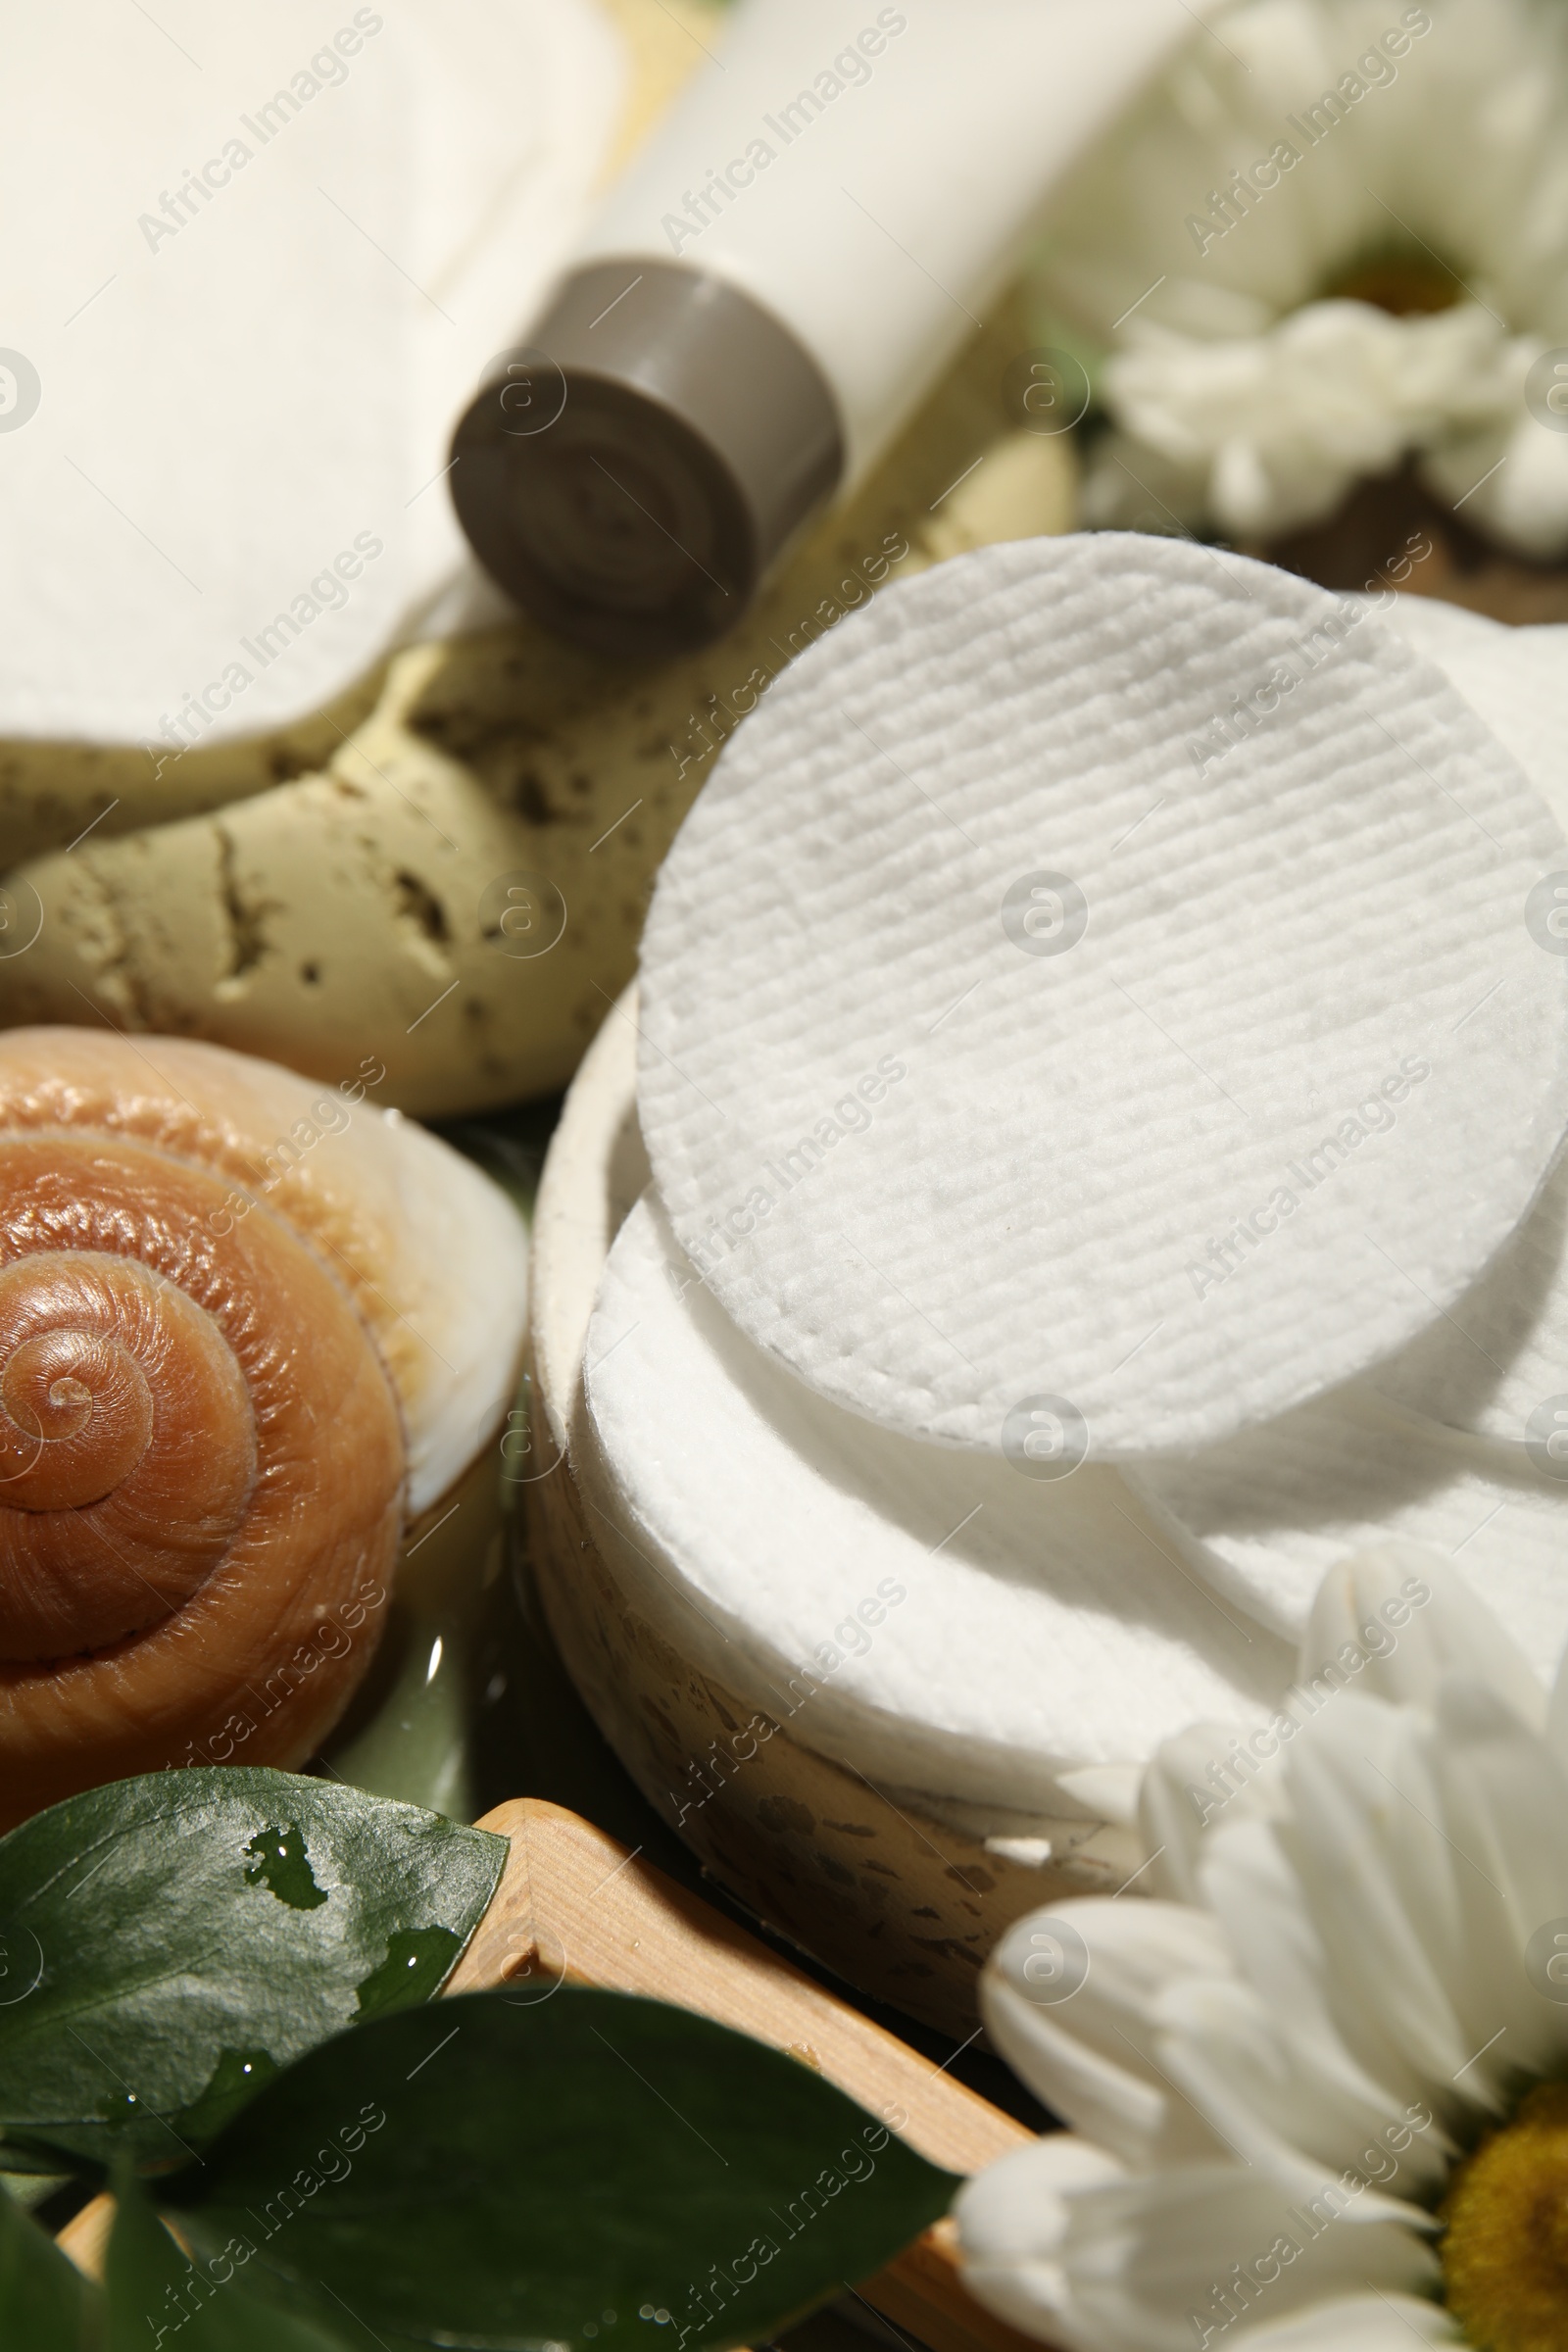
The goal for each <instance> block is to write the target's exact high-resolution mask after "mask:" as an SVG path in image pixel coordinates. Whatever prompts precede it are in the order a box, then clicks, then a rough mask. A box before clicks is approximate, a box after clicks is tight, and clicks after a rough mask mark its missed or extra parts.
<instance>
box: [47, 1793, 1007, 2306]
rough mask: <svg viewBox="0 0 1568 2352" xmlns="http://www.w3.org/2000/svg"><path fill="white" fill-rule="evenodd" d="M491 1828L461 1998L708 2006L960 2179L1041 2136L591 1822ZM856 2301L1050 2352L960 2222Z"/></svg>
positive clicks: (102, 2215) (96, 2243) (495, 1818)
mask: <svg viewBox="0 0 1568 2352" xmlns="http://www.w3.org/2000/svg"><path fill="white" fill-rule="evenodd" d="M479 1827H480V1828H481V1829H485V1830H494V1831H495V1832H496V1833H497V1834H498V1835H499V1836H501V1837H504V1838H509V1839H510V1840H511V1844H512V1853H511V1856H510V1859H509V1860H508V1863H507V1867H506V1870H505V1871H504V1873H503V1875H502V1879H501V1884H500V1886H499V1887H497V1889H496V1892H495V1895H494V1897H493V1898H492V1901H491V1903H490V1907H489V1909H488V1910H487V1911H486V1913H485V1915H484V1917H483V1919H482V1920H481V1921H480V1923H479V1926H478V1928H477V1930H476V1931H475V1934H474V1936H473V1940H472V1941H471V1943H470V1944H469V1946H468V1948H467V1950H466V1952H465V1953H464V1955H463V1958H462V1960H461V1961H460V1962H459V1963H458V1966H457V1968H456V1969H455V1970H454V1971H453V1975H452V1978H451V1981H450V1983H449V1984H448V1985H447V1986H446V1991H447V1992H449V1993H451V1992H481V1991H485V1990H487V1989H492V1988H494V1987H496V1986H498V1985H517V1984H519V1983H524V1984H528V1985H533V1986H534V1987H536V1988H537V1991H538V1994H539V1997H540V1998H541V1999H548V1998H549V1995H550V1993H551V1992H552V1991H554V1990H555V1989H556V1987H557V1986H558V1985H598V1986H600V1987H602V1988H603V1989H605V1990H607V1991H612V1992H633V1993H642V1994H645V1995H647V1996H648V1997H650V1998H651V1999H654V2000H661V2001H668V2002H670V2003H672V2004H673V2005H674V2006H675V2007H677V2008H681V2009H692V2010H695V2011H697V2013H698V2014H699V2015H701V2016H704V2017H711V2018H713V2019H715V2020H716V2021H717V2023H719V2024H720V2025H725V2026H730V2027H733V2028H734V2029H735V2031H736V2032H738V2033H741V2034H751V2035H752V2036H753V2037H754V2039H756V2040H758V2041H764V2042H767V2043H768V2044H770V2045H771V2047H772V2048H774V2049H778V2050H786V2051H789V2052H790V2053H791V2054H792V2055H794V2056H795V2057H798V2058H799V2059H800V2060H801V2061H802V2062H803V2064H805V2065H807V2066H811V2067H815V2068H816V2069H817V2071H818V2072H819V2073H821V2074H823V2075H825V2076H826V2077H827V2079H828V2081H829V2082H835V2083H837V2085H838V2086H839V2088H840V2089H841V2090H843V2091H846V2092H847V2093H848V2094H849V2096H850V2097H851V2098H853V2099H856V2100H858V2102H859V2103H860V2104H861V2105H862V2106H864V2107H868V2108H870V2109H871V2110H873V2112H880V2113H882V2114H884V2115H886V2116H888V2120H889V2121H890V2123H891V2122H892V2120H893V2116H894V2115H896V2114H902V2115H903V2117H904V2121H903V2123H902V2124H897V2125H895V2129H897V2130H898V2131H899V2132H900V2134H901V2136H902V2137H903V2138H905V2139H906V2140H907V2141H908V2143H909V2145H910V2146H911V2147H913V2148H916V2149H918V2151H919V2152H920V2154H921V2155H922V2156H925V2157H927V2158H928V2159H929V2160H930V2161H931V2162H932V2163H933V2164H940V2165H943V2166H945V2167H946V2168H947V2169H948V2170H949V2171H951V2172H956V2173H972V2172H977V2171H978V2170H979V2169H980V2167H981V2166H982V2165H986V2164H990V2163H992V2162H993V2161H994V2160H995V2159H996V2158H997V2157H999V2156H1005V2155H1007V2154H1009V2153H1010V2152H1011V2150H1013V2149H1014V2148H1017V2147H1021V2146H1023V2145H1024V2144H1025V2143H1026V2142H1027V2141H1028V2139H1029V2136H1030V2135H1029V2133H1028V2132H1027V2131H1025V2130H1024V2127H1023V2126H1022V2125H1021V2124H1019V2123H1015V2122H1014V2121H1013V2119H1012V2118H1011V2117H1010V2116H1007V2115H1004V2114H1003V2113H1002V2112H1001V2110H1000V2109H999V2108H996V2107H993V2106H991V2105H990V2103H989V2102H988V2101H987V2100H985V2099H982V2098H980V2097H979V2096H978V2095H977V2094H976V2093H975V2092H974V2091H972V2090H969V2089H967V2088H965V2086H964V2085H963V2084H962V2083H961V2082H955V2080H954V2078H953V2077H952V2076H951V2075H950V2074H947V2073H945V2072H944V2071H943V2070H942V2069H941V2068H940V2067H933V2066H932V2065H931V2063H930V2061H929V2060H928V2059H926V2058H923V2057H921V2056H920V2055H919V2054H918V2053H917V2052H916V2051H914V2050H911V2049H910V2048H909V2047H908V2046H907V2043H905V2042H902V2041H900V2040H899V2039H898V2038H897V2036H896V2035H895V2034H889V2033H886V2032H884V2031H883V2029H882V2028H881V2027H880V2026H875V2025H872V2024H871V2023H870V2021H869V2020H868V2019H866V2018H864V2017H862V2016H861V2015H860V2013H859V2011H858V2010H857V2009H852V2008H851V2007H850V2006H849V2004H848V2003H847V2002H844V2001H841V2000H838V1999H836V1998H835V1997H834V1995H833V1994H832V1993H830V1992H825V1991H824V1990H823V1989H822V1987H821V1986H820V1985H815V1984H813V1983H812V1981H811V1979H810V1978H809V1977H807V1976H804V1975H803V1974H802V1972H801V1971H800V1970H799V1969H797V1968H794V1967H792V1966H791V1964H790V1963H789V1962H788V1961H787V1960H783V1959H780V1958H779V1956H778V1955H777V1954H776V1953H774V1952H772V1951H770V1950H769V1949H768V1948H767V1946H766V1945H765V1944H762V1943H760V1942H759V1941H758V1940H757V1938H756V1937H755V1936H749V1935H748V1934H747V1933H746V1931H745V1930H744V1929H743V1928H739V1927H736V1926H735V1925H734V1924H733V1923H732V1922H731V1921H729V1920H728V1919H725V1918H723V1917H722V1916H721V1915H720V1914H719V1913H718V1912H716V1911H714V1910H711V1908H710V1906H709V1905H708V1904H707V1903H705V1902H702V1901H701V1900H700V1899H699V1898H698V1897H697V1896H695V1895H691V1894H688V1893H686V1892H685V1890H684V1889H683V1888H681V1887H677V1886H676V1885H675V1884H674V1882H673V1881H672V1880H670V1879H666V1878H665V1877H664V1875H663V1873H662V1871H658V1870H655V1869H653V1868H652V1867H651V1866H650V1865H649V1864H648V1863H646V1862H644V1861H642V1860H641V1859H640V1858H639V1855H638V1854H637V1852H636V1851H634V1850H632V1851H629V1850H628V1849H627V1848H626V1847H625V1846H623V1845H620V1844H618V1843H617V1842H616V1840H615V1839H614V1838H607V1837H606V1836H605V1834H604V1832H603V1831H602V1830H596V1829H595V1828H593V1826H592V1825H591V1824H590V1823H588V1822H586V1821H582V1820H579V1819H578V1817H577V1815H576V1814H574V1813H568V1812H567V1811H565V1809H564V1807H563V1806H561V1805H552V1804H547V1803H546V1802H545V1801H544V1800H543V1799H542V1798H538V1797H518V1798H515V1799H514V1800H513V1801H512V1802H511V1803H509V1804H505V1805H500V1806H498V1807H497V1808H496V1810H495V1811H494V1812H493V1813H488V1814H486V1816H485V1817H484V1819H483V1821H482V1822H480V1824H479ZM890 2111H892V2112H891V2113H890ZM113 2218H114V2202H113V2200H112V2199H111V2198H110V2197H108V2196H99V2197H95V2198H94V2199H93V2201H92V2202H91V2204H89V2205H86V2206H84V2207H83V2209H82V2211H81V2212H80V2213H79V2214H77V2215H76V2217H75V2219H74V2220H73V2221H72V2222H70V2223H68V2225H67V2226H66V2228H65V2229H62V2231H61V2232H60V2244H61V2245H62V2246H63V2247H64V2248H65V2250H66V2252H67V2253H68V2254H70V2255H71V2257H72V2259H73V2261H74V2262H75V2263H76V2264H77V2265H78V2266H79V2268H80V2269H82V2270H83V2271H85V2272H87V2273H88V2275H89V2276H91V2277H94V2278H97V2277H99V2276H101V2274H102V2266H103V2255H104V2248H105V2245H106V2243H107V2240H108V2234H109V2228H110V2224H111V2222H112V2220H113ZM856 2292H857V2293H858V2295H860V2296H861V2297H862V2298H863V2300H864V2301H865V2302H867V2303H868V2304H870V2305H871V2307H872V2309H873V2310H874V2311H876V2312H878V2313H880V2314H881V2315H882V2317H883V2318H884V2319H886V2320H888V2321H890V2322H891V2323H892V2324H893V2325H894V2327H898V2328H902V2329H906V2330H907V2332H908V2333H909V2334H911V2335H913V2336H916V2337H917V2338H918V2339H919V2340H920V2342H921V2343H923V2344H926V2345H928V2346H930V2347H931V2352H1038V2347H1037V2346H1036V2345H1035V2344H1034V2341H1033V2339H1032V2338H1030V2337H1027V2336H1023V2335H1020V2334H1019V2333H1017V2331H1016V2330H1015V2329H1013V2328H1011V2327H1007V2326H1006V2325H1005V2323H1004V2322H1003V2321H1001V2320H997V2319H994V2318H993V2317H992V2316H991V2314H990V2313H989V2312H987V2311H985V2310H983V2309H982V2308H981V2306H980V2305H979V2304H978V2303H976V2302H975V2301H974V2300H973V2299H972V2298H971V2296H970V2295H969V2294H968V2293H967V2291H966V2290H965V2288H964V2284H963V2279H962V2275H961V2272H960V2270H959V2267H958V2262H957V2257H956V2232H955V2229H954V2225H953V2223H952V2222H951V2220H943V2221H941V2222H938V2223H937V2224H936V2226H935V2227H934V2228H933V2229H928V2230H926V2232H925V2233H924V2235H923V2236H921V2237H919V2238H917V2239H916V2240H915V2241H914V2243H913V2244H912V2245H910V2246H907V2248H906V2249H905V2251H904V2252H903V2253H902V2254H901V2255H899V2257H898V2258H897V2260H896V2261H894V2262H892V2263H890V2264H889V2265H888V2267H887V2269H886V2270H884V2271H880V2272H878V2273H877V2275H876V2277H875V2278H868V2279H861V2280H859V2281H858V2285H857V2287H856Z"/></svg>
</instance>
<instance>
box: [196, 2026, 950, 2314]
mask: <svg viewBox="0 0 1568 2352" xmlns="http://www.w3.org/2000/svg"><path fill="white" fill-rule="evenodd" d="M956 2185H957V2183H956V2180H954V2179H953V2178H952V2176H950V2175H949V2174H946V2173H942V2172H938V2171H937V2170H936V2169H935V2167H934V2166H931V2165H929V2164H927V2163H925V2162H924V2161H923V2159H921V2158H920V2157H918V2156H916V2155H914V2154H913V2153H912V2152H911V2151H910V2150H909V2149H908V2148H907V2147H906V2146H904V2144H903V2143H902V2142H901V2141H899V2140H898V2139H896V2138H894V2137H893V2136H892V2135H891V2134H890V2132H889V2131H888V2130H887V2128H886V2126H885V2125H884V2124H883V2123H882V2121H881V2120H880V2119H879V2118H877V2117H875V2116H872V2115H869V2114H867V2113H866V2112H865V2111H864V2110H863V2109H862V2108H859V2107H857V2106H856V2105H855V2104H854V2102H853V2101H852V2100H850V2099H848V2098H846V2097H845V2095H844V2094H843V2092H842V2091H839V2090H836V2089H835V2088H834V2087H833V2086H832V2085H831V2084H830V2083H828V2082H824V2081H823V2079H822V2077H821V2076H820V2075H817V2074H815V2073H813V2072H812V2071H811V2070H810V2069H809V2067H807V2066H805V2065H803V2064H801V2063H800V2062H798V2061H797V2060H795V2059H793V2058H786V2057H783V2056H781V2055H780V2054H779V2053H778V2052H777V2051H775V2050H770V2049H767V2048H765V2047H764V2046H763V2045H762V2044H761V2043H760V2042H756V2041H752V2040H749V2039H748V2038H746V2037H745V2036H744V2035H742V2034H733V2033H731V2032H729V2031H728V2029H727V2028H725V2027H722V2026H717V2025H713V2024H711V2022H710V2021H709V2020H708V2019H706V2018H700V2017H695V2016H692V2015H690V2014H689V2013H688V2012H687V2011H685V2010H682V2009H673V2008H666V2007H664V2006H663V2005H662V2004H661V2003H659V2002H655V2001H645V2000H640V1999H635V1998H632V1997H631V1996H629V1995H626V1994H620V1993H610V1992H595V1991H582V1990H577V1989H574V1988H571V1987H567V1986H564V1987H562V1988H561V1989H559V1990H558V1991H556V1992H555V1993H554V1994H553V1995H552V1996H549V1997H545V1998H540V1999H518V1998H516V1997H515V1996H513V1995H509V1994H507V1993H504V1992H489V1993H473V1994H467V1995H464V1996H461V1997H459V1998H456V1999H453V2000H450V2001H443V2002H442V2003H441V2004H440V2006H439V2008H437V2009H432V2010H426V2011H422V2012H419V2013H417V2014H410V2015H404V2016H399V2017H390V2018H385V2019H382V2020H381V2021H380V2022H379V2023H378V2024H376V2025H372V2026H368V2027H366V2028H364V2029H363V2030H362V2031H360V2032H358V2033H355V2034H345V2035H342V2036H340V2037H339V2038H338V2039H337V2040H335V2041H331V2042H328V2043H326V2044H325V2045H324V2046H323V2047H321V2048H319V2049H316V2050H313V2051H312V2052H311V2053H310V2055H309V2056H308V2057H306V2058H304V2059H302V2060H301V2061H300V2063H299V2064H298V2065H297V2066H295V2067H294V2068H292V2069H291V2070H290V2072H289V2073H288V2074H287V2075H285V2076H284V2077H282V2078H281V2079H280V2080H279V2081H277V2082H271V2083H270V2084H269V2085H268V2086H267V2087H266V2089H264V2090H262V2091H261V2092H260V2093H259V2094H258V2095H257V2097H256V2098H255V2099H254V2100H253V2101H252V2102H251V2104H250V2105H249V2106H248V2107H247V2108H246V2109H245V2111H244V2112H243V2114H241V2115H240V2116H238V2117H237V2118H236V2119H235V2121H234V2122H233V2123H232V2124H231V2125H230V2126H229V2128H228V2129H227V2131H224V2132H223V2134H222V2135H221V2138H220V2139H218V2140H217V2141H216V2142H215V2143H213V2144H212V2145H211V2146H210V2147H209V2148H208V2150H207V2152H206V2160H205V2163H204V2164H203V2165H202V2166H200V2167H196V2166H191V2167H187V2168H186V2170H185V2171H184V2172H183V2173H182V2174H180V2175H179V2176H178V2177H177V2178H176V2179H174V2180H166V2181H164V2182H162V2183H160V2184H159V2186H160V2194H161V2197H162V2198H163V2200H164V2201H165V2202H166V2204H167V2206H168V2207H169V2209H170V2210H171V2211H172V2213H173V2215H174V2218H175V2220H176V2222H177V2224H178V2227H179V2229H181V2231H182V2232H183V2233H185V2234H187V2235H188V2237H189V2239H190V2241H191V2243H192V2245H193V2246H194V2248H195V2249H196V2251H197V2254H198V2256H199V2257H201V2258H203V2259H207V2258H209V2257H212V2256H215V2255H218V2254H219V2253H220V2250H221V2249H226V2250H228V2252H229V2256H230V2258H232V2250H233V2247H234V2246H235V2244H236V2243H238V2244H243V2245H245V2246H246V2247H248V2248H249V2249H250V2256H249V2259H250V2269H251V2275H252V2276H253V2277H259V2276H261V2275H263V2274H269V2275H270V2277H271V2278H272V2279H273V2280H275V2281H276V2283H277V2285H278V2287H279V2289H289V2290H292V2291H293V2292H295V2293H297V2294H298V2295H299V2296H300V2297H301V2298H302V2299H303V2302H302V2308H303V2307H308V2306H309V2305H310V2304H312V2303H313V2302H314V2301H315V2299H316V2297H317V2296H318V2295H319V2294H324V2293H330V2294H331V2295H333V2296H335V2297H338V2298H340V2299H341V2302H342V2304H343V2305H344V2306H345V2307H346V2308H348V2309H350V2310H352V2311H353V2313H354V2314H355V2316H356V2318H357V2320H358V2321H359V2322H360V2323H361V2325H362V2326H363V2327H365V2328H366V2329H367V2330H368V2333H369V2334H371V2335H373V2336H375V2337H377V2338H379V2339H380V2341H381V2342H382V2343H383V2344H384V2345H386V2346H387V2347H388V2348H389V2352H410V2348H411V2347H424V2346H432V2345H438V2344H439V2345H443V2346H454V2347H465V2346H482V2347H484V2348H485V2352H512V2348H514V2347H515V2348H516V2352H539V2347H540V2346H541V2345H543V2344H547V2343H548V2344H549V2345H551V2346H553V2347H558V2346H559V2347H561V2348H562V2352H566V2348H568V2347H569V2348H570V2352H579V2348H580V2352H589V2347H592V2348H593V2352H633V2348H635V2352H644V2348H646V2352H659V2347H661V2346H663V2347H666V2348H667V2352H676V2347H677V2346H684V2347H687V2348H688V2352H699V2348H701V2347H704V2346H710V2345H728V2344H738V2343H755V2342H757V2341H758V2340H759V2339H760V2338H762V2337H764V2336H767V2335H769V2334H771V2333H772V2332H773V2331H774V2330H775V2329H776V2328H777V2327H779V2326H780V2325H781V2324H782V2323H784V2322H785V2321H786V2320H788V2319H790V2318H791V2317H793V2316H794V2315H795V2314H797V2313H798V2312H801V2311H804V2310H806V2309H808V2308H809V2307H810V2305H812V2304H813V2303H815V2302H819V2301H821V2300H823V2299H824V2298H825V2297H827V2296H830V2295H834V2294H837V2293H839V2292H840V2291H841V2290H842V2287H843V2284H844V2281H845V2280H846V2279H855V2278H862V2277H864V2276H865V2275H866V2274H867V2273H869V2272H871V2271H875V2270H877V2269H879V2268H880V2267H881V2266H882V2264H883V2263H885V2262H886V2261H888V2260H889V2259H890V2257H891V2256H892V2255H893V2254H895V2253H896V2252H897V2251H898V2250H899V2248H900V2247H902V2246H903V2245H905V2244H906V2243H907V2241H908V2240H909V2239H910V2238H912V2237H914V2236H916V2235H917V2234H918V2233H919V2231H920V2230H921V2229H924V2228H925V2227H926V2226H927V2224H929V2223H930V2222H933V2221H934V2220H936V2218H937V2217H938V2215H940V2214H941V2213H943V2212H944V2211H945V2210H946V2208H947V2205H948V2202H949V2200H950V2198H951V2196H952V2194H953V2191H954V2189H955V2188H956Z"/></svg>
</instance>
